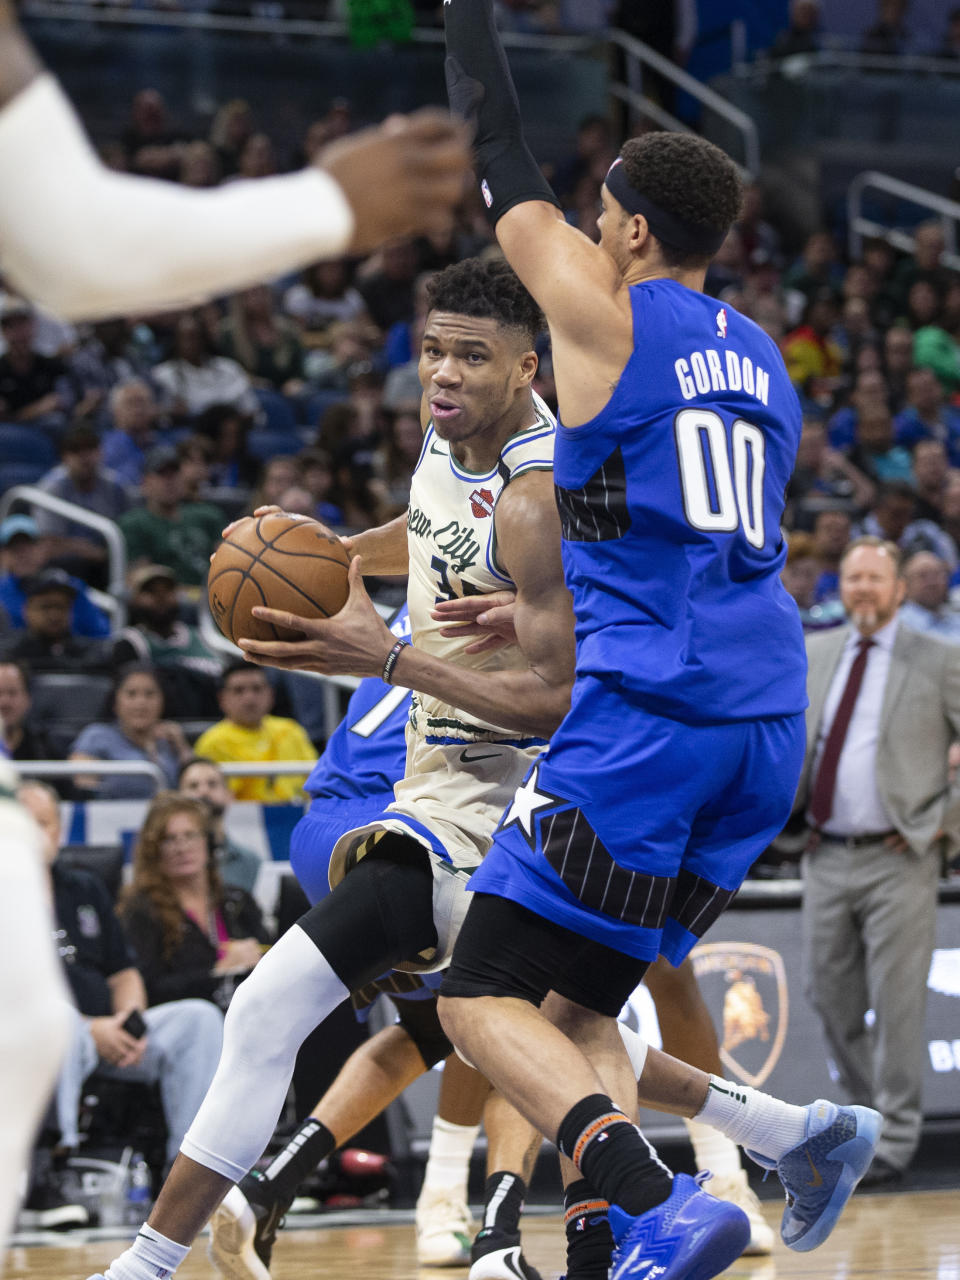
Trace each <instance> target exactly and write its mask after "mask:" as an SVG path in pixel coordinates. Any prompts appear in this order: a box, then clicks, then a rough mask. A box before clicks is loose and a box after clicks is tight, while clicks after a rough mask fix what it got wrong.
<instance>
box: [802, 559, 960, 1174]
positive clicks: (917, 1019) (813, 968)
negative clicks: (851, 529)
mask: <svg viewBox="0 0 960 1280" xmlns="http://www.w3.org/2000/svg"><path fill="white" fill-rule="evenodd" d="M903 596H904V584H903V578H902V576H901V573H900V556H899V552H898V550H897V548H896V546H895V545H894V544H893V543H890V542H884V541H882V540H881V539H879V538H873V537H864V538H858V539H857V540H856V541H854V542H852V543H851V544H850V546H849V547H848V549H847V551H846V553H845V554H844V557H843V560H842V561H841V566H840V597H841V600H842V602H843V605H844V608H845V610H846V613H847V617H848V619H849V625H848V626H846V627H843V628H838V629H836V630H832V631H823V632H818V633H813V634H810V635H808V636H807V657H808V660H809V674H808V682H807V691H808V694H809V698H810V706H809V709H808V711H807V753H806V759H805V762H804V767H803V772H802V774H801V776H800V785H799V788H798V791H797V798H796V803H795V812H797V811H799V812H801V813H803V814H804V815H805V817H806V821H807V824H808V826H809V827H810V835H809V840H808V843H807V852H806V854H805V857H804V878H805V887H804V901H803V941H804V977H805V983H806V989H807V993H808V995H809V997H810V999H811V1001H812V1003H813V1005H814V1006H815V1008H816V1010H817V1012H818V1013H819V1015H820V1018H821V1020H822V1022H823V1027H824V1031H825V1034H826V1037H827V1041H828V1043H829V1046H830V1050H831V1053H832V1055H833V1058H834V1060H835V1061H836V1065H837V1068H838V1070H839V1073H840V1080H841V1083H842V1084H843V1085H844V1087H845V1088H846V1089H847V1091H848V1092H849V1094H850V1097H851V1099H852V1101H854V1102H857V1103H863V1104H867V1105H870V1106H874V1107H876V1109H877V1110H878V1111H880V1113H881V1114H882V1115H883V1121H884V1123H883V1132H882V1134H881V1137H880V1141H879V1143H878V1145H877V1153H876V1155H875V1157H874V1160H873V1163H872V1164H871V1166H870V1169H869V1170H868V1171H867V1174H866V1175H865V1177H864V1179H863V1182H862V1184H861V1185H864V1186H869V1185H873V1186H879V1185H881V1184H883V1183H893V1182H896V1181H898V1180H899V1179H900V1178H901V1177H902V1174H903V1171H904V1170H905V1169H906V1167H907V1165H908V1164H909V1163H910V1160H911V1159H912V1157H913V1155H914V1152H915V1151H916V1148H917V1144H918V1142H919V1139H920V1125H921V1120H922V1110H921V1086H922V1079H923V1069H924V1055H925V1052H926V1042H925V1038H924V1032H923V1028H924V1011H925V1005H926V993H927V974H928V972H929V968H930V958H931V954H932V950H933V939H934V925H935V912H936V902H937V882H938V879H939V874H940V861H941V856H942V854H944V853H947V854H949V855H950V856H952V855H953V854H955V853H956V852H957V850H958V848H960V780H958V781H956V782H954V783H953V784H951V782H950V779H949V774H948V763H947V755H948V751H949V748H950V745H951V743H952V742H953V741H954V740H955V739H957V738H958V737H960V649H958V647H957V646H955V645H947V644H945V643H943V642H942V641H940V640H938V639H935V638H934V637H932V636H928V635H920V634H918V633H917V632H915V631H911V630H909V629H908V628H907V627H906V626H904V625H903V624H902V623H901V622H900V620H899V618H898V611H899V608H900V604H901V602H902V600H903ZM869 1009H873V1010H874V1013H875V1015H876V1016H875V1021H874V1023H873V1025H872V1026H869V1027H868V1026H867V1024H866V1020H865V1015H866V1014H867V1011H868V1010H869Z"/></svg>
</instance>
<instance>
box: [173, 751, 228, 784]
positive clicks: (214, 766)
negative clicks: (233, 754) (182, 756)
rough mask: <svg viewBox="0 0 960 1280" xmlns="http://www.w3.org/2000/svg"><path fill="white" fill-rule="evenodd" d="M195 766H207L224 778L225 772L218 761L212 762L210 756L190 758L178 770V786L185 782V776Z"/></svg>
mask: <svg viewBox="0 0 960 1280" xmlns="http://www.w3.org/2000/svg"><path fill="white" fill-rule="evenodd" d="M195 764H205V765H207V767H208V768H210V769H216V771H217V773H219V774H220V776H221V777H223V770H222V769H221V768H220V765H219V764H218V763H217V761H216V760H211V759H210V758H209V756H188V757H187V758H186V760H184V761H183V763H182V764H181V765H180V768H179V769H178V770H177V786H178V787H179V786H180V784H181V783H182V782H183V775H184V774H185V773H186V772H187V770H188V769H192V768H193V766H194V765H195Z"/></svg>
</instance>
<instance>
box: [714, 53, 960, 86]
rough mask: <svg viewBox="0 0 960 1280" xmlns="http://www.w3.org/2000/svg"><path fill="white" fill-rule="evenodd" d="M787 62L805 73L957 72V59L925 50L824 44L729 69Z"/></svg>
mask: <svg viewBox="0 0 960 1280" xmlns="http://www.w3.org/2000/svg"><path fill="white" fill-rule="evenodd" d="M791 64H793V65H794V66H795V67H797V68H798V69H799V68H802V70H803V73H804V74H805V75H809V73H810V72H811V71H863V72H871V73H873V74H881V75H882V74H884V73H887V74H889V75H895V76H902V77H903V78H905V79H906V78H908V77H911V76H912V77H916V76H929V77H934V78H936V77H943V78H945V79H955V78H956V77H957V76H960V59H958V58H938V57H936V56H935V55H933V54H926V53H900V54H883V53H858V52H857V50H856V49H844V48H829V47H828V48H825V49H815V50H813V51H812V52H811V53H792V54H788V55H787V56H786V57H784V58H770V57H769V56H767V54H765V53H764V54H760V55H758V56H757V57H756V58H755V59H754V61H753V62H747V61H746V60H745V59H742V60H735V61H734V66H733V70H734V72H735V73H736V74H737V75H738V76H740V77H741V78H743V79H751V78H758V77H763V76H765V75H767V74H769V72H770V71H771V70H773V69H777V68H781V67H782V68H783V69H784V71H785V72H787V73H789V71H790V70H791Z"/></svg>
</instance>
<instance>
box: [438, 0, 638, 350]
mask: <svg viewBox="0 0 960 1280" xmlns="http://www.w3.org/2000/svg"><path fill="white" fill-rule="evenodd" d="M443 12H444V23H445V27H446V44H447V61H446V78H447V93H448V96H449V98H450V106H451V109H452V110H453V111H454V112H455V113H456V114H457V115H459V116H462V117H463V118H464V119H465V120H467V121H469V122H470V123H471V124H472V125H473V126H474V128H475V139H474V160H475V167H476V171H477V177H478V179H479V180H480V188H481V191H482V193H483V197H484V202H485V203H486V206H487V209H488V210H489V216H490V219H491V221H492V222H493V224H494V226H495V228H496V233H497V239H498V240H499V242H500V245H501V248H502V249H503V251H504V254H505V255H506V257H507V261H508V262H509V263H510V265H511V266H512V267H513V269H514V271H516V273H517V275H518V276H519V277H520V279H521V280H522V281H523V283H524V284H525V285H526V287H527V289H529V291H530V293H531V294H532V295H533V297H534V298H536V300H537V302H538V303H539V304H540V306H541V308H542V309H543V311H544V313H545V314H546V317H547V320H548V322H549V324H550V331H551V335H552V336H553V339H554V343H555V344H556V342H557V339H558V336H561V335H562V336H565V337H568V338H569V340H570V341H574V342H577V343H580V344H585V345H586V346H587V348H593V347H596V348H597V351H598V352H599V353H601V354H602V353H603V352H604V350H605V346H606V344H605V343H604V342H603V341H602V340H601V341H598V339H597V337H596V325H597V321H598V318H599V319H600V320H601V321H603V320H606V321H607V322H609V321H610V319H611V316H612V313H613V310H614V307H615V302H614V299H615V296H616V293H617V289H618V287H619V284H620V279H619V273H618V272H617V269H616V266H615V264H614V263H613V261H612V259H611V258H610V257H609V256H608V255H607V254H605V253H604V252H602V251H601V250H600V249H599V248H598V246H597V245H595V244H594V243H593V241H591V240H589V239H588V238H587V237H586V236H585V235H584V234H583V233H582V232H581V231H579V230H577V229H576V228H575V227H572V226H570V225H569V224H568V223H567V222H566V221H565V219H564V217H563V213H562V211H561V209H560V207H559V203H558V201H557V198H556V196H555V195H554V193H553V191H552V190H551V188H550V186H549V184H548V183H547V181H546V179H545V178H544V176H543V174H542V173H541V172H540V168H539V166H538V165H537V163H536V161H535V160H534V158H533V156H532V155H531V153H530V150H529V148H528V146H527V143H526V141H525V139H524V135H523V125H522V121H521V118H520V106H519V102H518V100H517V94H516V89H515V88H514V84H513V80H512V77H511V75H510V68H509V66H508V64H507V59H506V55H505V53H504V49H503V45H502V43H501V40H500V36H499V33H498V32H497V27H496V22H495V19H494V12H493V0H448V3H447V4H445V5H444V10H443ZM558 363H559V361H558Z"/></svg>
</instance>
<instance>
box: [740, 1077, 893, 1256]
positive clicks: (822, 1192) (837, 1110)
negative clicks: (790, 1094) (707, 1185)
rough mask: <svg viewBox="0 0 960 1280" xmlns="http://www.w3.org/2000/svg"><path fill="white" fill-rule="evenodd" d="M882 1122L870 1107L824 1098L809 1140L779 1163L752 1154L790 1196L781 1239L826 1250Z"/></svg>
mask: <svg viewBox="0 0 960 1280" xmlns="http://www.w3.org/2000/svg"><path fill="white" fill-rule="evenodd" d="M881 1124H882V1118H881V1116H880V1114H879V1112H877V1111H873V1110H871V1109H870V1107H838V1106H836V1104H835V1103H833V1102H827V1100H826V1099H825V1098H819V1099H818V1100H817V1101H816V1102H811V1103H810V1104H809V1106H808V1107H807V1136H806V1138H805V1139H804V1141H803V1142H801V1143H800V1145H799V1146H798V1147H794V1148H793V1150H792V1151H788V1152H787V1154H786V1155H785V1156H783V1157H782V1158H781V1159H780V1160H779V1161H774V1160H770V1159H768V1158H767V1157H766V1156H762V1155H760V1154H759V1152H756V1151H749V1150H748V1151H747V1155H748V1156H749V1157H750V1159H751V1160H755V1161H756V1163H757V1164H759V1165H760V1166H761V1167H762V1168H764V1169H776V1171H777V1175H778V1177H779V1178H780V1181H781V1182H782V1183H783V1189H784V1191H785V1192H786V1193H787V1207H786V1208H785V1209H784V1211H783V1218H782V1220H781V1222H780V1238H781V1239H782V1240H783V1243H784V1244H785V1245H786V1246H787V1247H788V1248H790V1249H795V1250H796V1251H797V1252H798V1253H809V1252H810V1250H811V1249H816V1248H817V1247H818V1246H819V1245H821V1244H823V1242H824V1240H826V1238H827V1236H828V1235H829V1234H830V1232H831V1231H832V1230H833V1228H834V1227H835V1226H836V1224H837V1219H838V1218H839V1217H840V1214H841V1213H842V1212H843V1209H844V1206H845V1205H846V1203H847V1201H848V1200H849V1199H850V1197H851V1195H852V1194H853V1189H854V1187H856V1185H857V1183H858V1182H859V1181H860V1179H861V1178H862V1177H863V1175H864V1174H865V1173H866V1171H867V1167H868V1166H869V1164H870V1161H871V1160H872V1159H873V1150H874V1147H875V1146H876V1145H877V1139H878V1138H879V1137H880V1127H881Z"/></svg>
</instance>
